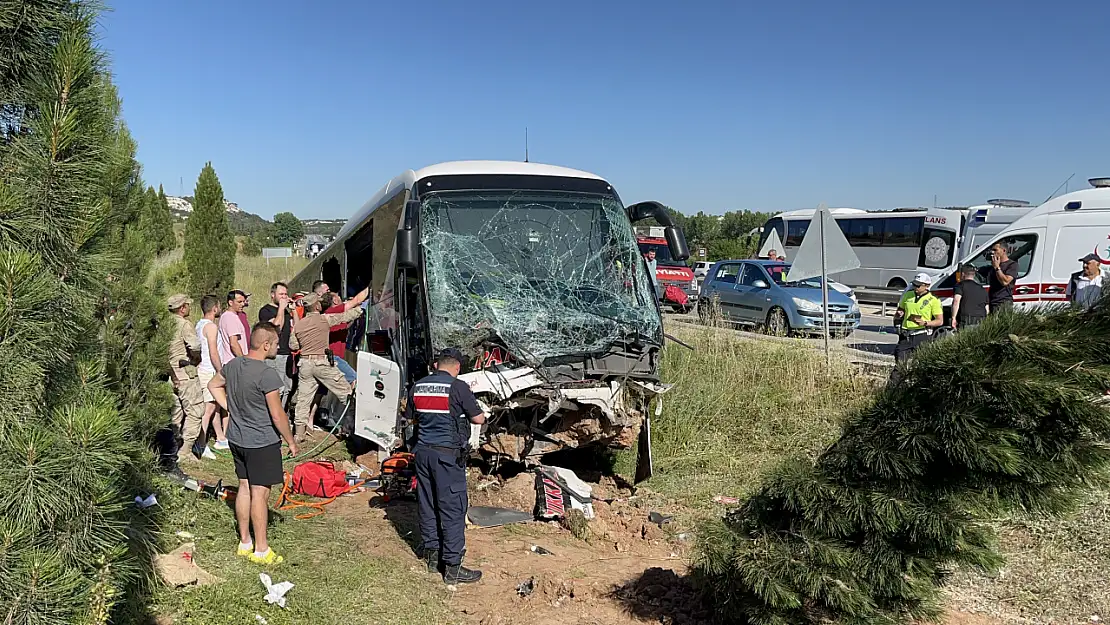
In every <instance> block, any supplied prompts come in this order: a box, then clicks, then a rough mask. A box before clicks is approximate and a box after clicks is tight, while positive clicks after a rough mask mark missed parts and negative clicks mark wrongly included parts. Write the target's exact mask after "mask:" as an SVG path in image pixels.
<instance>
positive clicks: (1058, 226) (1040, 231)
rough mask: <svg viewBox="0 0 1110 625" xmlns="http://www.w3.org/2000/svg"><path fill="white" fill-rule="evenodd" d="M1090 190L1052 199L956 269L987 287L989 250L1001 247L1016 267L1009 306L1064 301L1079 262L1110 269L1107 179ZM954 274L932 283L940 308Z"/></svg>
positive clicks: (1093, 182) (1093, 181)
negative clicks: (969, 268)
mask: <svg viewBox="0 0 1110 625" xmlns="http://www.w3.org/2000/svg"><path fill="white" fill-rule="evenodd" d="M1090 183H1091V186H1092V187H1093V188H1091V189H1084V190H1082V191H1075V192H1073V193H1067V194H1065V195H1061V196H1058V197H1054V198H1052V199H1050V200H1048V201H1047V202H1045V203H1044V204H1041V205H1040V206H1038V207H1037V208H1035V209H1033V210H1031V211H1029V213H1027V214H1026V215H1025V216H1024V217H1022V218H1020V219H1018V220H1017V221H1015V222H1013V223H1012V224H1010V225H1009V226H1007V227H1006V228H1005V229H1003V230H1002V231H1001V232H999V233H997V234H996V235H994V236H993V237H990V238H989V239H988V240H986V241H984V242H983V243H981V244H980V245H978V246H977V247H976V248H975V250H974V251H973V252H972V253H971V254H970V255H969V256H968V257H967V258H965V259H962V260H961V261H960V262H959V263H958V264H960V265H962V264H967V263H969V264H971V265H973V266H975V268H976V269H977V270H978V273H979V276H980V278H979V281H980V282H981V283H982V284H984V285H985V284H988V279H987V278H988V275H989V274H990V271H991V261H990V248H991V246H992V245H994V244H995V243H997V242H1001V243H1002V244H1003V245H1005V246H1006V248H1007V249H1008V250H1009V251H1010V258H1011V259H1012V260H1016V261H1017V263H1018V278H1017V281H1016V282H1015V286H1014V305H1015V307H1017V308H1030V307H1037V306H1044V305H1046V304H1052V303H1059V302H1065V301H1067V299H1066V297H1065V295H1064V291H1065V289H1066V288H1067V285H1068V280H1070V279H1071V275H1072V274H1073V273H1075V272H1076V271H1079V270H1080V269H1081V263H1080V262H1079V259H1080V258H1082V257H1083V256H1086V255H1087V254H1092V253H1093V254H1096V255H1097V256H1098V257H1099V260H1100V262H1101V263H1102V264H1103V265H1107V266H1110V178H1091V179H1090ZM953 274H954V269H952V270H949V271H948V272H945V274H944V275H943V277H942V279H941V280H939V281H937V282H935V283H934V286H933V292H934V293H935V294H936V295H938V296H939V297H940V298H941V299H942V301H943V302H944V304H945V306H948V303H949V302H950V301H951V297H952V290H953V287H954V286H955V284H956V282H955V276H954V275H953Z"/></svg>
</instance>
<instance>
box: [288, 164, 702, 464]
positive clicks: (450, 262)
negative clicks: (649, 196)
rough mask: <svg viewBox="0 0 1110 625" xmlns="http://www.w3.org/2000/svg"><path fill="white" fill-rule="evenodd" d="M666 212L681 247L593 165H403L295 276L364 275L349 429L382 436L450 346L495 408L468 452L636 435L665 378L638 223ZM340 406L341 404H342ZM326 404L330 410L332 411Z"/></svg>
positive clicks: (535, 450)
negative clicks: (365, 302)
mask: <svg viewBox="0 0 1110 625" xmlns="http://www.w3.org/2000/svg"><path fill="white" fill-rule="evenodd" d="M643 219H652V220H654V221H656V222H657V223H659V224H660V225H662V226H663V239H664V240H665V241H666V243H665V245H666V248H667V251H668V252H669V253H670V256H671V257H672V258H675V259H678V260H685V259H686V258H688V257H689V255H690V254H689V250H688V249H687V247H686V241H685V239H684V238H683V235H682V230H681V229H680V228H678V227H677V226H675V224H674V222H673V221H672V220H671V218H670V215H669V214H668V213H667V211H666V209H665V208H664V207H663V205H662V204H659V203H658V202H640V203H637V204H632V205H628V206H626V205H625V204H624V203H623V202H622V201H621V198H620V196H619V195H617V192H616V190H615V189H614V188H613V186H612V185H611V184H609V182H608V181H606V180H604V179H603V178H601V177H599V176H596V175H594V174H591V173H587V172H584V171H577V170H574V169H567V168H564V167H555V166H551V165H541V164H538V163H516V162H502V161H465V162H455V163H441V164H439V165H432V166H430V167H425V168H423V169H419V170H416V171H413V170H408V171H405V172H403V173H401V174H400V175H399V176H397V177H396V178H394V179H393V180H391V181H389V182H388V183H387V184H386V185H385V186H384V187H382V189H381V190H380V191H378V193H377V195H375V196H374V197H373V198H371V199H370V201H369V202H367V203H366V204H365V205H363V207H362V208H360V209H359V210H357V211H355V212H354V214H353V215H352V216H351V218H350V219H349V220H348V221H347V223H346V224H345V225H344V226H343V228H342V230H340V231H339V234H338V235H337V236H336V237H335V240H334V241H332V242H331V243H330V244H329V245H328V246H327V247H326V248H325V249H324V250H323V251H322V252H321V253H320V254H319V256H317V257H316V258H315V259H314V260H313V261H312V262H311V263H310V264H309V265H308V267H306V268H305V269H304V270H303V271H302V272H301V273H300V274H298V275H297V276H296V277H295V278H294V279H293V281H292V282H291V283H290V287H291V288H292V289H294V290H295V291H302V292H307V291H309V290H310V289H311V288H312V287H313V285H314V284H315V283H316V281H318V280H322V281H324V282H326V283H327V284H328V286H329V287H330V290H331V291H333V292H337V293H343V294H346V295H348V296H349V295H354V294H355V293H357V292H359V291H361V290H362V289H364V288H366V287H369V289H370V297H371V299H370V302H369V306H368V307H367V311H366V314H365V316H364V317H363V318H361V319H359V320H357V321H355V322H353V323H352V327H351V329H350V332H349V335H348V340H347V350H346V355H345V358H346V359H347V360H348V361H349V362H350V364H352V365H354V367H355V369H356V373H357V376H358V382H357V385H356V391H355V393H356V396H355V403H354V431H353V433H354V434H355V435H358V436H360V437H362V438H364V439H366V440H369V441H371V442H374V443H376V444H377V445H378V446H379V447H380V448H381V449H383V450H388V449H390V448H391V447H392V445H393V442H394V440H395V439H396V438H401V439H404V438H406V437H405V436H402V434H403V433H404V432H405V430H406V428H407V427H408V426H409V425H410V424H406V423H404V422H403V421H399V416H398V406H399V405H400V401H401V399H402V397H404V396H405V393H406V389H408V388H409V387H410V386H411V384H412V383H413V382H414V381H416V380H418V379H420V378H422V377H424V376H425V375H427V374H428V372H429V367H430V366H431V365H432V364H433V362H434V360H435V357H436V354H437V353H438V352H439V351H440V350H442V349H445V348H456V349H459V350H461V351H462V353H463V355H464V357H465V359H466V360H467V362H466V363H463V373H462V375H460V376H459V379H460V380H463V381H465V382H466V383H467V384H468V385H469V386H470V388H471V390H473V391H474V393H475V394H476V395H477V397H478V399H479V401H481V402H482V403H483V407H484V409H485V411H486V413H487V414H488V419H487V421H486V423H485V425H483V426H482V427H481V428H478V426H474V427H473V428H472V429H471V432H470V441H471V446H472V450H473V451H474V453H478V454H482V455H484V456H486V457H487V458H498V457H508V458H510V459H512V460H516V461H522V462H535V461H538V460H539V458H540V457H541V456H542V455H543V454H546V453H549V452H554V451H559V450H563V449H570V448H577V447H587V446H596V447H610V448H628V447H631V446H633V445H637V444H638V446H639V449H638V451H639V453H638V465H637V471H636V473H637V480H639V479H644V478H645V477H648V476H650V474H651V464H650V438H649V437H648V432H649V428H648V427H647V424H646V420H647V418H648V415H649V414H650V412H649V411H648V405H649V403H650V402H651V400H652V398H653V397H654V396H655V395H657V394H660V393H663V392H665V391H666V390H668V388H669V387H666V386H663V385H661V384H660V383H659V365H660V359H661V351H662V349H663V336H664V335H663V322H662V317H661V314H660V310H659V304H658V302H657V301H656V297H655V292H654V289H653V286H652V282H653V281H652V277H651V276H650V275H648V266H647V263H646V261H645V260H644V258H643V256H641V254H640V250H639V248H638V247H637V244H636V235H635V234H634V232H633V229H632V222H634V221H639V220H643ZM336 410H337V411H336V412H332V414H340V412H338V410H341V408H337V409H336ZM329 412H330V411H329Z"/></svg>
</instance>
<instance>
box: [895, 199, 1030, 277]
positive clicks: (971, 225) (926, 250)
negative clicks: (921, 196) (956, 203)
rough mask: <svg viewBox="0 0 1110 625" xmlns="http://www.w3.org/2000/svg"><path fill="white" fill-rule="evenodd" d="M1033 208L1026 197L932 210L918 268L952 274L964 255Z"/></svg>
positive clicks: (927, 215) (938, 273) (931, 273)
mask: <svg viewBox="0 0 1110 625" xmlns="http://www.w3.org/2000/svg"><path fill="white" fill-rule="evenodd" d="M1034 208H1035V207H1034V206H1033V205H1032V204H1030V203H1029V202H1026V201H1023V200H987V203H986V204H982V205H980V206H972V207H970V208H966V209H930V210H929V211H928V212H927V214H926V216H925V230H924V233H923V234H922V236H921V255H920V257H919V258H918V262H917V265H918V267H917V270H918V271H920V272H924V273H928V274H930V275H932V276H934V277H937V276H940V275H946V274H948V273H951V272H952V271H953V270H954V269H955V266H956V263H957V262H958V261H959V260H960V259H961V258H967V256H968V255H969V254H971V252H972V250H975V249H977V248H978V247H979V246H981V245H982V244H983V243H986V242H987V241H989V240H990V239H991V238H992V237H993V236H994V235H996V234H998V233H999V232H1001V231H1002V230H1004V229H1006V227H1008V226H1009V225H1010V224H1012V223H1014V222H1015V221H1017V220H1018V219H1021V218H1022V217H1024V216H1025V215H1027V214H1029V212H1030V211H1032V210H1033V209H1034Z"/></svg>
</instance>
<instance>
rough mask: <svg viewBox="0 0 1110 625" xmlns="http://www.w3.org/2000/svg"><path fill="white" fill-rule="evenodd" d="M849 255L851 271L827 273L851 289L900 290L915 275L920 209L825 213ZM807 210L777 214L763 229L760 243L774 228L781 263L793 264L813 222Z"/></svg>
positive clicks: (922, 219)
mask: <svg viewBox="0 0 1110 625" xmlns="http://www.w3.org/2000/svg"><path fill="white" fill-rule="evenodd" d="M830 212H831V214H832V216H833V217H834V218H835V219H836V223H837V225H839V226H840V229H841V231H843V232H844V236H845V237H846V238H847V239H848V243H849V245H851V246H852V250H853V251H854V252H855V253H856V256H858V257H859V262H860V266H859V268H857V269H851V270H848V271H842V272H838V273H833V274H829V275H830V277H832V278H834V279H835V280H836V281H838V282H841V283H844V284H847V285H849V286H854V287H867V288H889V289H904V288H906V286H907V285H909V283H910V281H911V280H913V276H914V274H915V273H916V272H917V266H918V256H919V255H920V248H921V234H922V230H923V227H924V225H925V216H926V214H927V213H928V211H926V210H925V209H917V208H911V209H901V208H900V209H894V210H886V211H865V210H860V209H858V208H834V209H831V210H830ZM813 213H814V211H813V209H805V210H796V211H791V212H788V213H782V214H779V215H776V216H774V217H772V218H771V219H769V220H768V221H767V223H766V224H765V225H764V226H763V236H762V237H761V240H760V246H762V245H763V241H764V240H766V238H767V237H768V236H770V232H771V229H774V230H775V231H776V232H777V233H778V235H779V240H781V241H782V243H783V246H784V247H785V248H786V249H785V250H784V254H785V255H786V260H787V261H788V262H791V261H793V260H794V256H795V254H797V252H798V248H799V246H801V244H802V239H803V238H804V237H805V234H806V231H807V230H808V229H809V222H810V220H812V219H813Z"/></svg>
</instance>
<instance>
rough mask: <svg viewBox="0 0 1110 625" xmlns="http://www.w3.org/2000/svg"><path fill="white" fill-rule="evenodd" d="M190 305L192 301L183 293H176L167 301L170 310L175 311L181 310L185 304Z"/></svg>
mask: <svg viewBox="0 0 1110 625" xmlns="http://www.w3.org/2000/svg"><path fill="white" fill-rule="evenodd" d="M192 303H193V300H192V299H191V298H190V297H189V296H188V295H185V294H184V293H177V294H174V295H171V296H170V299H169V305H170V310H177V309H178V308H181V307H182V306H184V305H185V304H192Z"/></svg>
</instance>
